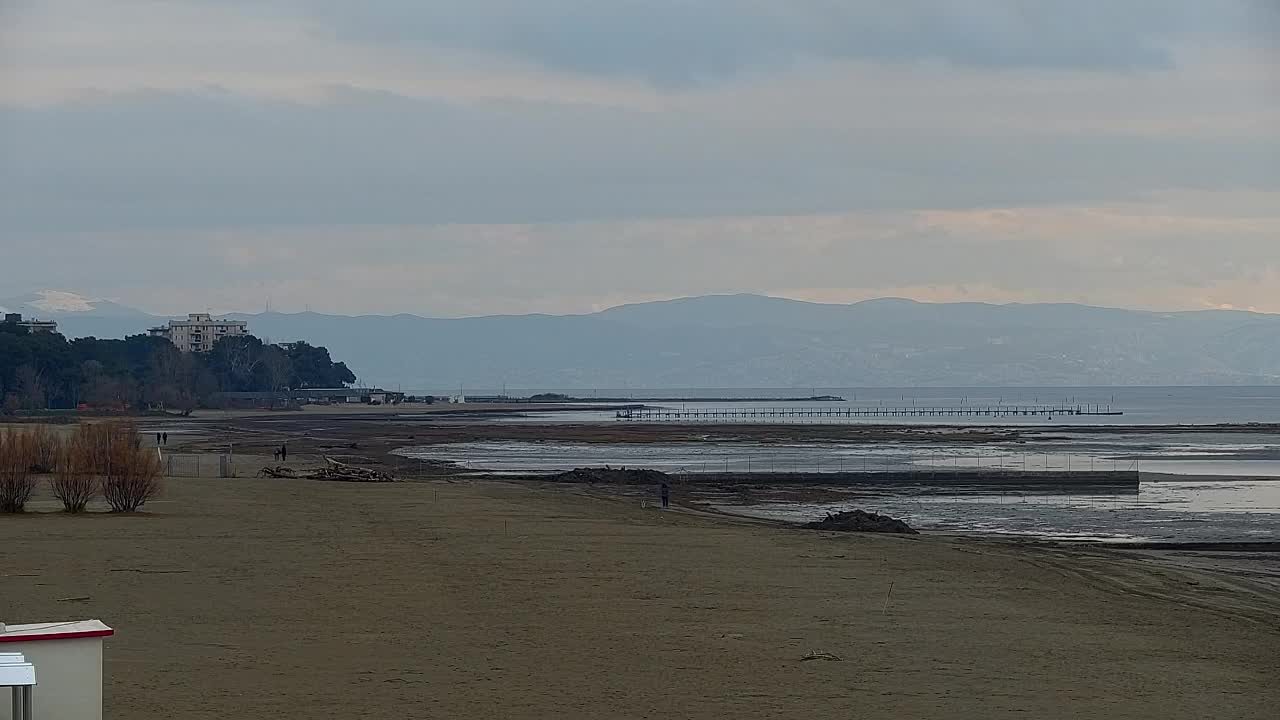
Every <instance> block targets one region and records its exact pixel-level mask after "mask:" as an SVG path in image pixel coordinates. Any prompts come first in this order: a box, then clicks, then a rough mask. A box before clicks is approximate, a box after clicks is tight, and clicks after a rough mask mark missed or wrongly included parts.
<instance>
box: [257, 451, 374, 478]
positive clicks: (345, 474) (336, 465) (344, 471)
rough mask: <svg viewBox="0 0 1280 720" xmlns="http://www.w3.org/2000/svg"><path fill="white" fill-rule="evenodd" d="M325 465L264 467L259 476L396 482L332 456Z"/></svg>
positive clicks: (325, 461) (326, 459)
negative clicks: (314, 466)
mask: <svg viewBox="0 0 1280 720" xmlns="http://www.w3.org/2000/svg"><path fill="white" fill-rule="evenodd" d="M324 464H325V466H324V467H322V468H319V469H316V470H303V471H298V470H295V469H293V468H291V467H285V466H284V465H277V466H276V467H264V468H262V469H261V470H259V471H258V477H265V478H300V479H303V480H330V481H334V482H376V483H383V482H396V478H395V476H393V475H391V474H389V473H385V472H382V471H381V470H371V469H369V468H362V467H359V466H357V465H348V464H347V463H344V462H338V461H337V460H334V459H333V458H331V457H326V458H325V459H324Z"/></svg>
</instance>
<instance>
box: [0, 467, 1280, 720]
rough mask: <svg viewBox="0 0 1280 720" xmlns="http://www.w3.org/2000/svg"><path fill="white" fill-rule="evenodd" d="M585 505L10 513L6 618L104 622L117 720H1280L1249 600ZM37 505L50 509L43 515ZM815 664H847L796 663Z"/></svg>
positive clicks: (312, 504) (317, 500)
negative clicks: (811, 656) (1009, 719)
mask: <svg viewBox="0 0 1280 720" xmlns="http://www.w3.org/2000/svg"><path fill="white" fill-rule="evenodd" d="M587 493H588V491H587V490H585V489H581V488H564V487H546V486H539V485H512V484H503V483H474V484H473V483H468V482H460V483H443V482H439V483H422V484H417V483H401V484H389V485H356V484H341V483H322V482H315V481H305V480H296V481H295V480H260V479H252V478H240V479H178V480H173V481H171V482H170V483H169V484H168V486H167V490H166V493H165V496H164V497H163V498H161V499H160V500H157V501H155V502H153V503H152V504H150V505H148V509H149V510H150V511H151V512H149V513H147V514H145V515H139V516H109V515H105V514H92V515H88V516H81V517H68V516H61V515H57V514H52V513H49V514H44V513H32V514H29V515H27V516H23V517H0V616H2V619H3V620H5V621H7V622H11V623H20V622H35V621H46V620H62V619H73V618H90V617H91V618H101V619H102V620H104V621H105V622H107V623H108V624H109V625H112V626H113V627H115V629H116V632H117V634H116V635H115V637H113V638H110V639H109V641H108V642H107V646H106V703H107V717H108V718H129V719H141V720H146V719H150V718H172V717H181V718H226V717H254V718H280V719H284V720H288V719H293V718H298V719H302V718H306V719H308V720H311V719H314V718H330V717H335V718H336V717H343V718H346V717H365V718H550V717H558V718H593V719H595V718H726V717H732V718H851V717H859V718H873V717H894V718H908V717H946V718H992V717H1006V716H1013V715H1015V714H1016V715H1018V716H1020V717H1031V718H1090V717H1098V718H1103V717H1106V718H1118V717H1126V718H1131V717H1150V718H1204V717H1229V718H1272V717H1275V712H1276V708H1277V707H1280V684H1278V683H1277V682H1276V677H1277V676H1278V674H1280V600H1278V599H1277V597H1276V594H1275V593H1274V591H1273V590H1271V589H1269V588H1267V587H1265V586H1255V585H1253V584H1251V583H1249V582H1248V580H1247V579H1244V578H1239V577H1235V576H1225V575H1219V574H1216V573H1214V572H1212V571H1195V570H1187V569H1181V568H1173V567H1168V566H1164V565H1162V564H1159V563H1154V562H1147V561H1144V560H1142V559H1138V558H1133V557H1126V556H1123V555H1121V554H1118V553H1111V552H1108V551H1104V550H1084V551H1078V550H1069V549H1060V548H1053V547H1048V546H1040V545H1035V544H1027V543H1022V544H1018V543H1011V542H1007V541H989V540H977V539H955V538H946V537H929V536H913V537H898V536H894V537H889V536H867V535H858V536H852V535H839V536H837V535H830V534H821V533H816V532H812V531H803V530H798V529H794V528H786V527H779V526H776V525H771V524H766V523H752V522H746V521H735V520H732V519H727V518H718V517H709V516H704V515H698V514H693V513H683V512H667V513H663V512H660V511H657V510H654V509H652V508H642V507H640V503H638V502H634V501H630V502H623V501H620V500H616V499H609V498H601V497H593V496H591V495H589V494H587ZM34 507H35V508H36V509H39V510H51V509H52V506H51V505H50V504H49V503H48V501H47V498H44V497H43V496H42V498H41V499H39V500H38V501H37V502H36V503H35V504H34ZM890 588H892V592H891V593H890ZM83 596H88V599H87V600H69V599H68V598H79V597H83ZM811 651H816V652H826V653H833V654H835V655H837V656H839V657H841V658H843V660H842V661H833V660H811V661H804V660H802V658H803V657H804V656H805V655H806V654H808V653H810V652H811Z"/></svg>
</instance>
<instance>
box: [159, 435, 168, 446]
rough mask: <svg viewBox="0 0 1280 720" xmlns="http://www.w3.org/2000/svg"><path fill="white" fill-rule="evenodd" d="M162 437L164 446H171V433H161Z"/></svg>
mask: <svg viewBox="0 0 1280 720" xmlns="http://www.w3.org/2000/svg"><path fill="white" fill-rule="evenodd" d="M161 436H162V437H163V438H164V444H165V446H166V447H167V446H168V445H169V433H167V432H166V433H161Z"/></svg>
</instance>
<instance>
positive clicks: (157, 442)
mask: <svg viewBox="0 0 1280 720" xmlns="http://www.w3.org/2000/svg"><path fill="white" fill-rule="evenodd" d="M156 447H160V433H156Z"/></svg>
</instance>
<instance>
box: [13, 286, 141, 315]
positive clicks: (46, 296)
mask: <svg viewBox="0 0 1280 720" xmlns="http://www.w3.org/2000/svg"><path fill="white" fill-rule="evenodd" d="M0 307H3V308H6V309H7V310H8V311H9V312H15V313H22V314H23V315H29V316H31V317H36V318H40V319H46V318H47V319H50V320H58V319H59V318H61V317H62V316H64V315H81V316H95V317H146V318H149V317H151V316H150V315H148V314H147V313H144V312H142V311H141V310H136V309H134V308H131V307H127V306H125V305H120V304H119V303H114V302H111V301H110V300H102V299H98V298H88V297H85V296H84V295H80V294H78V293H73V292H67V291H65V290H37V291H35V292H33V293H30V294H27V295H22V296H19V297H10V298H4V299H2V300H0Z"/></svg>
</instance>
